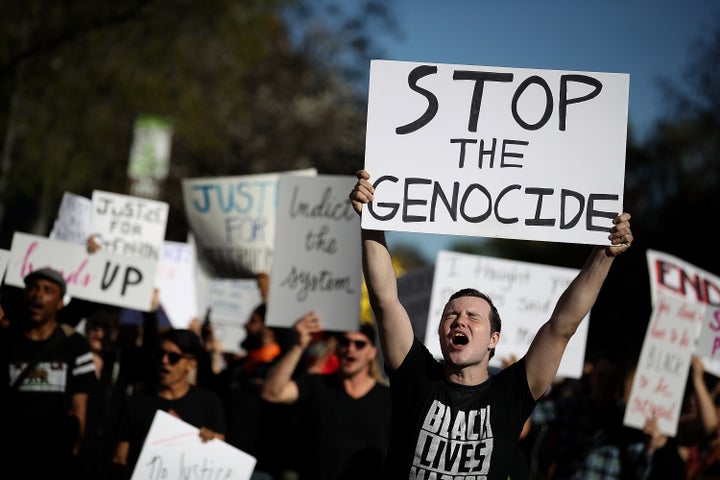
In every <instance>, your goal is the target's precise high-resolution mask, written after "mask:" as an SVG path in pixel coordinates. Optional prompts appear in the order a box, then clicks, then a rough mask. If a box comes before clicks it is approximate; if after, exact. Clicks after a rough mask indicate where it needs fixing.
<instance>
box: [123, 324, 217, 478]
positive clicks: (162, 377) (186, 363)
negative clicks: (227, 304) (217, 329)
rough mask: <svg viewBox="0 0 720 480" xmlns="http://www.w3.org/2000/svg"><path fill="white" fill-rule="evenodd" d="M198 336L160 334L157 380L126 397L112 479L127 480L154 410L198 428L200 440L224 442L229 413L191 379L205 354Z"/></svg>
mask: <svg viewBox="0 0 720 480" xmlns="http://www.w3.org/2000/svg"><path fill="white" fill-rule="evenodd" d="M203 350H204V349H203V346H202V342H201V340H200V337H198V336H197V334H195V333H194V332H192V331H190V330H187V329H170V330H167V331H165V332H163V333H162V335H161V337H160V343H159V348H158V349H157V351H156V356H155V360H156V365H157V376H158V379H157V382H156V384H155V385H153V386H152V387H151V388H149V389H146V390H144V391H142V392H138V393H136V394H134V395H132V396H128V397H127V398H126V400H125V403H124V405H123V408H122V410H121V413H120V419H119V422H118V426H117V432H116V438H117V444H116V448H115V454H114V456H113V459H112V461H113V471H114V473H113V475H114V478H129V477H130V475H131V474H132V471H133V469H134V468H135V464H136V462H137V459H138V456H139V454H140V450H141V449H142V446H143V444H144V443H145V438H146V436H147V433H148V431H149V430H150V426H151V424H152V421H153V418H154V416H155V412H156V411H157V410H163V411H165V412H168V413H171V414H172V415H175V416H177V417H178V418H180V419H181V420H183V421H185V422H187V423H189V424H191V425H193V426H195V427H197V428H199V429H200V438H201V439H202V440H203V441H208V440H210V439H213V438H218V439H220V440H224V439H225V432H226V425H225V411H224V408H223V404H222V401H221V399H220V398H219V397H218V395H217V394H215V393H214V392H212V391H210V390H207V389H205V388H202V387H198V386H194V385H192V384H191V383H190V381H189V378H190V376H191V374H192V372H193V370H195V369H196V368H197V359H198V357H199V356H201V355H203V354H204V351H203Z"/></svg>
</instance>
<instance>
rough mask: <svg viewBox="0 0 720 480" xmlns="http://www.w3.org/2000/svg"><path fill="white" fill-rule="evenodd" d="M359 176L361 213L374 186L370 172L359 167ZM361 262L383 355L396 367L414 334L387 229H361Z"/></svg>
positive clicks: (355, 195) (356, 195)
mask: <svg viewBox="0 0 720 480" xmlns="http://www.w3.org/2000/svg"><path fill="white" fill-rule="evenodd" d="M356 175H357V178H358V181H357V183H356V184H355V187H354V188H353V189H352V191H351V192H350V195H349V197H350V200H351V202H352V206H353V208H354V209H355V211H356V212H357V213H358V215H360V214H361V212H362V207H363V205H364V204H366V203H368V202H371V201H372V200H373V198H374V197H373V193H374V190H375V189H374V188H373V186H372V184H371V183H370V181H369V179H370V174H369V173H368V172H366V171H365V170H359V171H358V172H357V173H356ZM362 262H363V275H364V276H365V284H366V285H367V289H368V297H369V299H370V306H371V307H372V310H373V314H374V316H375V321H376V322H377V329H378V336H379V337H380V346H381V347H382V351H383V358H384V359H385V363H386V365H387V366H388V367H389V368H390V369H391V370H395V369H397V368H398V367H399V366H400V364H401V363H402V362H403V360H404V359H405V356H406V355H407V354H408V352H409V351H410V347H411V346H412V343H413V338H414V333H413V329H412V324H411V323H410V317H408V314H407V312H406V311H405V308H404V307H403V306H402V304H401V303H400V300H399V299H398V292H397V277H396V275H395V269H394V267H393V262H392V258H391V257H390V252H389V251H388V248H387V244H386V243H385V232H383V231H381V230H362Z"/></svg>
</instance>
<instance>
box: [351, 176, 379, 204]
mask: <svg viewBox="0 0 720 480" xmlns="http://www.w3.org/2000/svg"><path fill="white" fill-rule="evenodd" d="M355 176H357V178H358V181H357V183H356V184H355V187H353V189H352V190H351V191H350V195H348V196H349V198H350V203H352V206H353V209H354V210H355V213H357V214H358V215H360V213H361V212H362V207H363V204H365V203H369V202H372V200H373V198H375V197H374V195H373V194H374V193H375V189H374V188H373V186H372V184H371V183H370V182H369V179H370V174H369V173H368V172H367V171H365V170H358V171H357V172H355Z"/></svg>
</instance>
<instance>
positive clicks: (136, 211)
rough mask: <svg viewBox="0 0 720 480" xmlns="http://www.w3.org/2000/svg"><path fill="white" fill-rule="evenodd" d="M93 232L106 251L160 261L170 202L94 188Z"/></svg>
mask: <svg viewBox="0 0 720 480" xmlns="http://www.w3.org/2000/svg"><path fill="white" fill-rule="evenodd" d="M92 205H93V210H92V233H93V235H94V236H95V239H96V240H97V241H98V243H100V245H101V247H102V249H103V250H106V251H109V252H111V253H117V254H121V255H132V256H136V257H143V258H148V259H151V260H158V259H159V258H160V250H161V248H162V242H163V240H165V228H166V226H167V219H168V210H169V205H168V204H167V203H165V202H159V201H157V200H150V199H147V198H142V197H134V196H131V195H122V194H119V193H111V192H103V191H101V190H94V191H93V194H92Z"/></svg>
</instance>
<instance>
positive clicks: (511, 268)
mask: <svg viewBox="0 0 720 480" xmlns="http://www.w3.org/2000/svg"><path fill="white" fill-rule="evenodd" d="M578 272H579V270H576V269H572V268H564V267H553V266H549V265H541V264H535V263H528V262H519V261H513V260H502V259H498V258H492V257H485V256H482V255H471V254H467V253H456V252H447V251H440V252H438V255H437V261H436V263H435V277H434V279H433V287H432V297H431V299H430V311H429V314H428V320H427V328H426V334H425V345H426V346H427V347H428V349H429V350H430V352H431V353H433V355H435V357H436V358H442V352H441V351H440V344H439V340H438V327H439V325H440V317H441V316H442V312H443V309H444V308H445V304H446V303H447V300H448V298H450V296H451V295H452V294H453V293H455V292H456V291H458V290H460V289H462V288H467V287H470V288H475V289H477V290H479V291H481V292H483V293H484V294H486V295H488V296H489V297H490V298H491V299H492V301H493V303H494V304H495V307H496V308H497V309H498V312H499V313H500V318H501V320H502V331H501V332H500V343H499V344H498V346H497V348H496V349H495V356H494V357H493V358H491V359H490V366H492V367H498V368H500V367H502V359H504V358H510V357H511V356H515V357H517V358H520V357H522V356H523V355H525V353H526V352H527V349H528V347H529V346H530V343H531V342H532V340H533V338H535V334H536V333H537V331H538V329H539V328H540V327H541V326H542V324H543V323H545V322H546V321H547V320H548V319H549V318H550V315H551V314H552V311H553V309H554V308H555V304H556V303H557V300H558V298H560V295H562V293H563V292H564V291H565V289H566V288H567V286H568V285H570V282H572V281H573V279H574V278H575V277H576V276H577V274H578ZM588 318H589V315H588V316H587V317H586V318H584V319H583V321H582V322H581V323H580V326H579V327H578V329H577V331H576V332H575V335H573V336H572V338H571V339H570V342H569V343H568V345H567V348H566V349H565V353H564V355H563V357H562V361H561V362H560V367H559V368H558V372H557V375H558V376H560V377H569V378H580V376H581V375H582V368H583V364H584V362H585V346H586V343H587V332H588Z"/></svg>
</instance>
